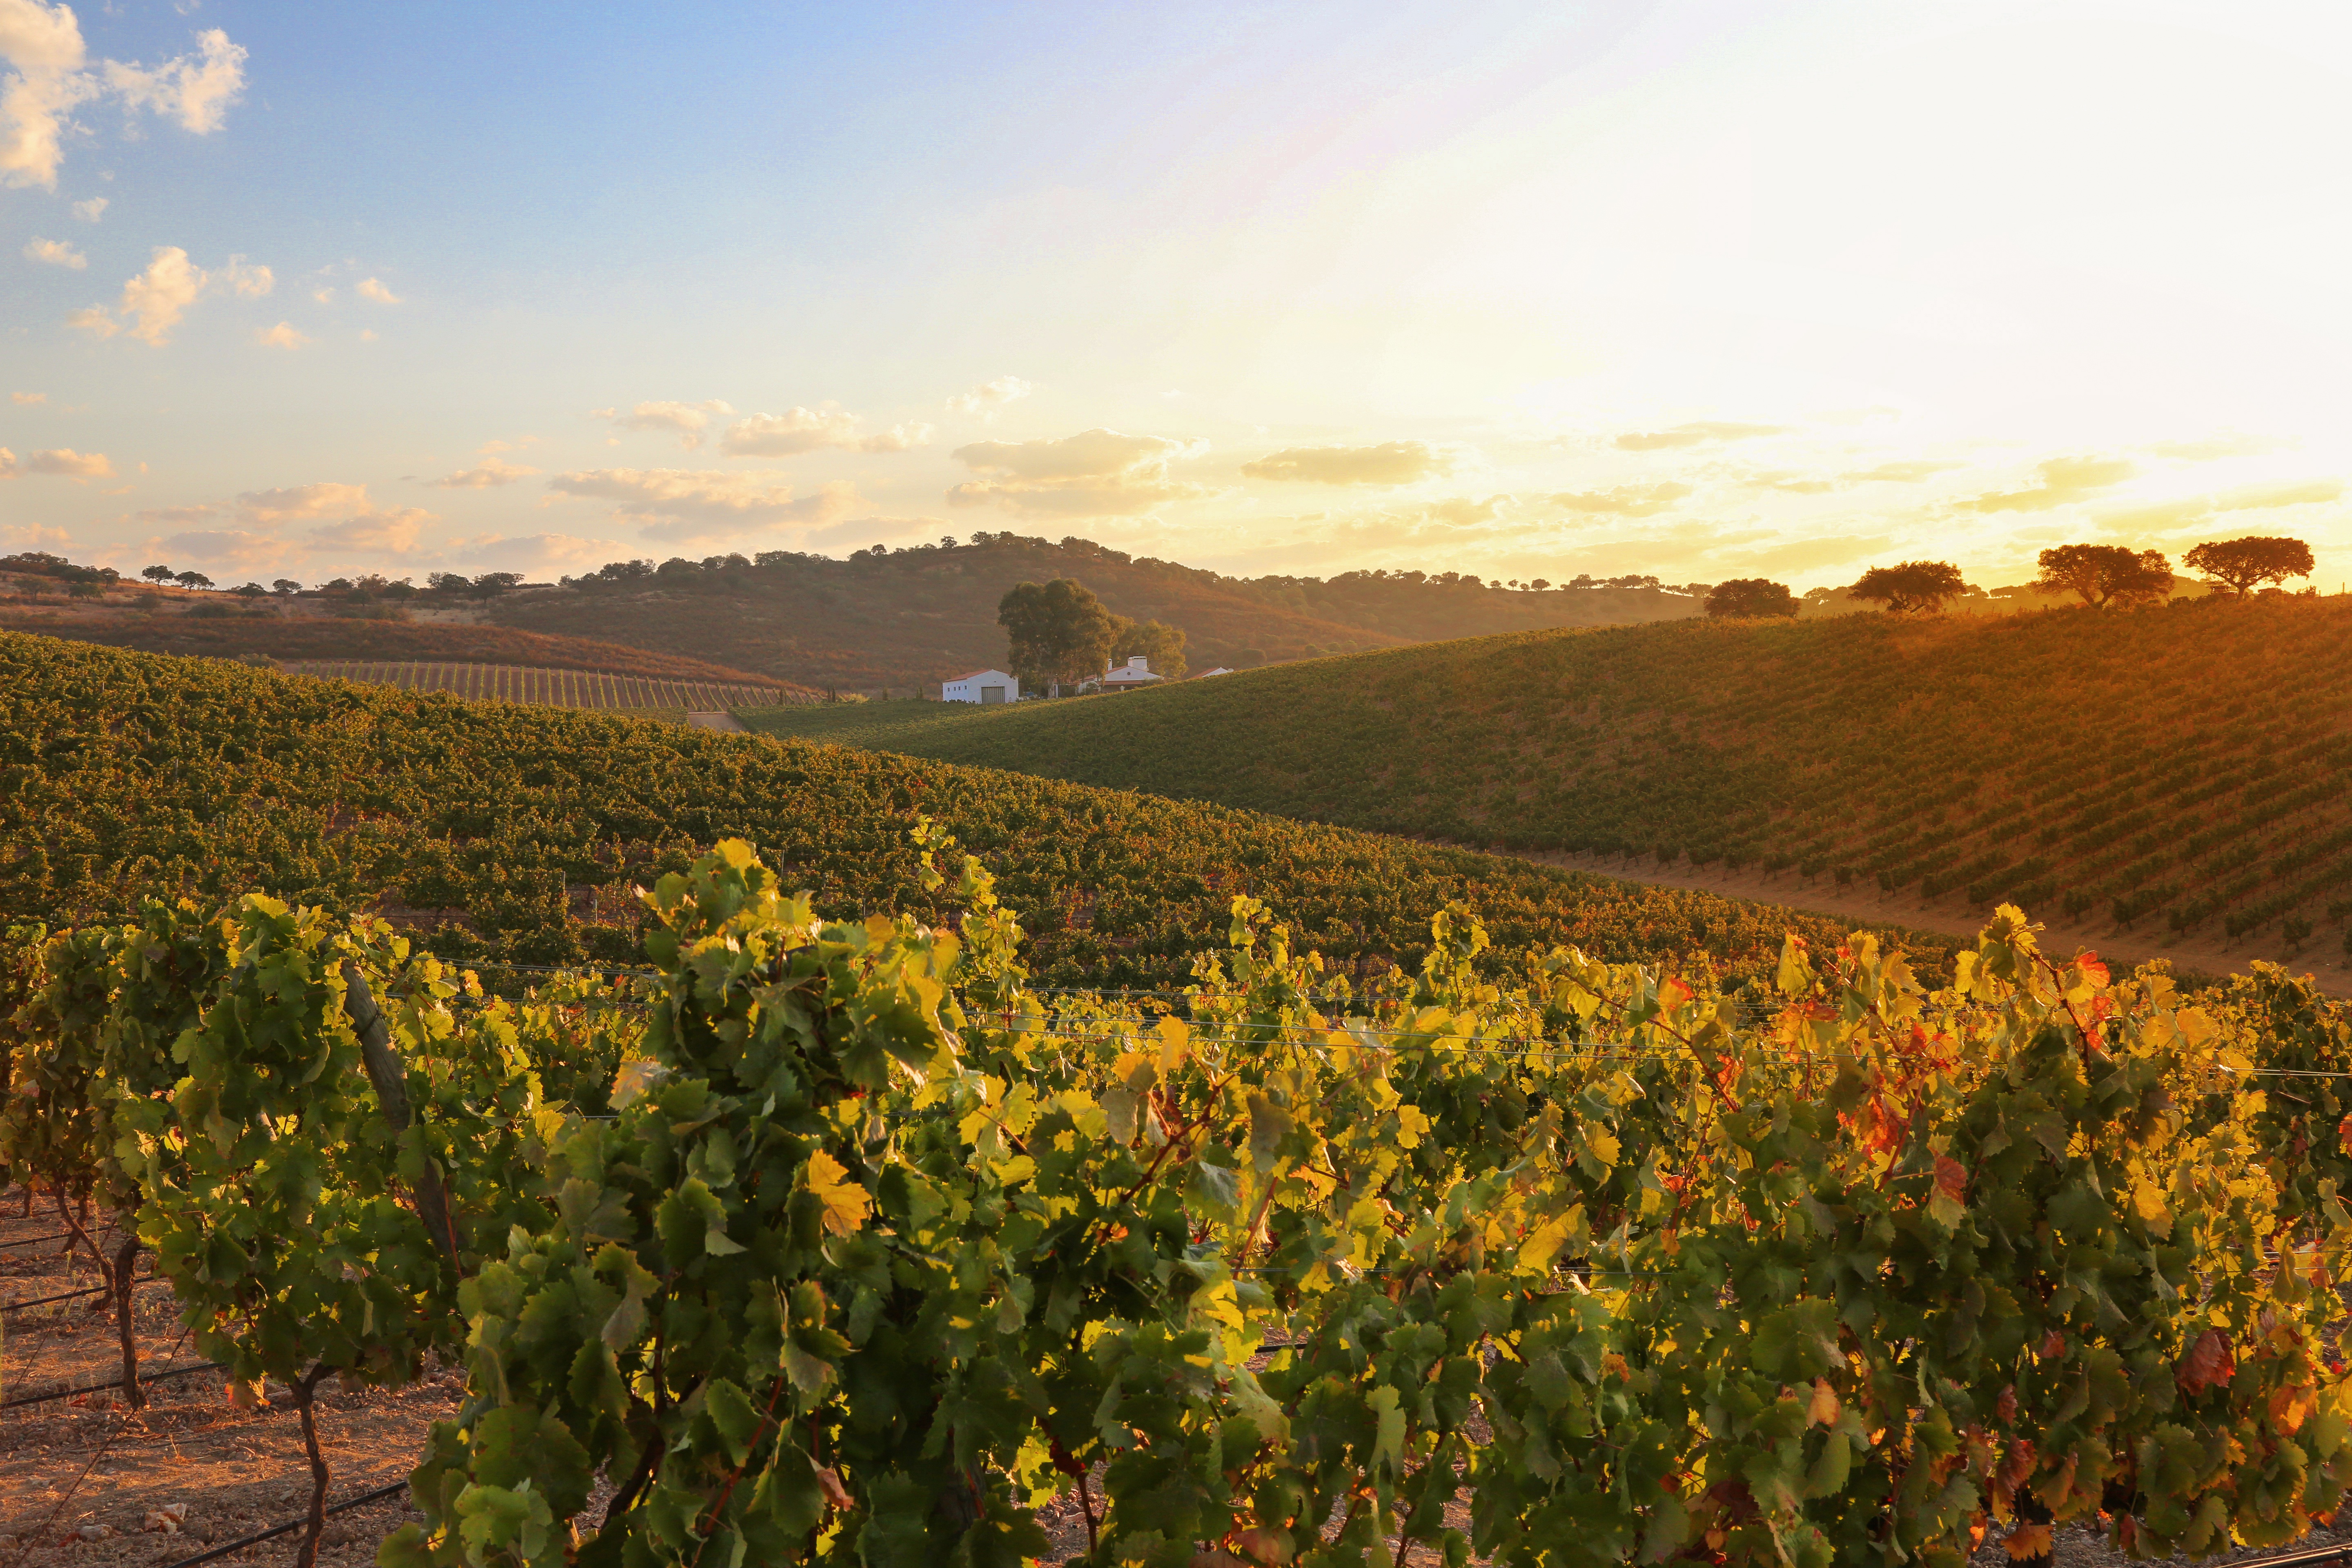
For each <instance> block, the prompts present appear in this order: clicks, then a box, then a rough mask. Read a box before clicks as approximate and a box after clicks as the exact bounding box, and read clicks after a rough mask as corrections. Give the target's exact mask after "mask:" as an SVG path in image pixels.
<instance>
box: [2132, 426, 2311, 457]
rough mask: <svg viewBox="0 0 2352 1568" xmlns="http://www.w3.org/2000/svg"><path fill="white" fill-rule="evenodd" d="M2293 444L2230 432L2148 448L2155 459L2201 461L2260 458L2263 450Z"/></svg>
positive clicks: (2159, 443) (2160, 442)
mask: <svg viewBox="0 0 2352 1568" xmlns="http://www.w3.org/2000/svg"><path fill="white" fill-rule="evenodd" d="M2293 444H2294V443H2292V442H2288V441H2282V440H2279V439H2277V438H2276V437H2270V436H2246V435H2241V434H2236V433H2231V434H2227V435H2221V436H2208V437H2205V438H2204V439H2202V440H2200V441H2158V443H2157V444H2156V445H2155V446H2153V447H2149V448H2148V450H2149V451H2150V452H2152V453H2154V454H2155V455H2156V456H2157V457H2159V458H2179V460H2181V461H2183V462H2189V463H2204V462H2210V461H2212V460H2213V459H2215V458H2254V457H2260V456H2261V455H2263V453H2265V452H2277V451H2283V450H2284V449H2285V448H2286V447H2289V446H2292V445H2293Z"/></svg>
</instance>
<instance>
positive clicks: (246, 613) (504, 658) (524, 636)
mask: <svg viewBox="0 0 2352 1568" xmlns="http://www.w3.org/2000/svg"><path fill="white" fill-rule="evenodd" d="M160 596H162V597H163V598H164V600H165V603H166V604H167V605H175V606H178V607H179V609H180V610H181V611H182V612H184V611H185V610H186V609H219V608H223V607H224V606H223V605H222V603H221V600H222V597H223V596H222V595H195V594H190V593H184V592H181V591H178V590H173V592H172V593H170V594H168V595H160ZM236 602H237V603H238V604H239V605H243V601H241V600H240V601H236ZM304 607H305V608H306V609H307V608H308V606H307V605H306V606H304ZM288 608H289V607H288V606H285V605H279V604H278V603H276V602H274V601H270V602H267V603H266V605H265V606H263V607H252V606H247V607H244V608H241V609H239V610H238V611H236V613H232V614H228V615H225V616H212V617H204V618H200V617H197V616H191V615H188V614H185V613H168V612H165V611H163V610H159V611H158V612H157V613H155V614H152V615H150V614H144V613H142V612H141V611H139V610H137V609H135V608H133V607H131V605H130V604H128V603H126V602H125V601H124V600H123V599H122V598H121V596H120V595H118V596H116V597H114V598H111V599H109V600H106V601H104V602H102V603H100V604H98V605H81V604H74V605H64V606H59V607H55V608H26V607H21V606H18V605H0V627H5V628H7V629H9V630H14V631H21V632H34V633H38V634H40V635H42V636H46V637H71V638H73V639H74V640H76V641H78V642H93V643H103V644H105V645H106V646H108V647H126V648H136V649H138V650H139V651H141V652H142V653H176V654H196V655H201V656H204V657H206V658H247V659H250V658H254V657H257V656H258V657H259V658H268V659H274V660H277V661H278V662H280V663H303V662H308V661H326V662H344V661H352V660H357V661H361V662H365V663H375V664H386V663H425V664H508V665H530V666H532V667H534V668H543V669H577V670H587V671H592V672H597V673H604V674H614V675H634V676H642V677H645V678H646V679H653V680H669V681H686V682H689V683H694V684H699V685H717V686H782V687H783V688H784V689H786V692H787V700H793V699H806V698H812V697H814V696H815V695H816V694H815V693H814V691H811V690H809V689H806V688H804V687H793V686H792V685H791V683H790V682H786V681H777V680H775V679H772V678H768V677H762V676H759V675H753V674H749V673H747V672H745V671H743V670H741V669H738V668H734V667H732V666H730V665H724V664H712V663H709V662H708V661H706V660H703V659H698V658H686V657H684V656H682V655H679V654H673V653H656V652H653V651H650V650H648V649H646V648H641V647H631V646H629V645H627V644H625V643H616V642H610V641H604V640H599V639H597V638H593V637H574V636H562V635H552V634H548V633H541V632H527V631H517V630H514V629H512V628H510V627H507V626H460V625H451V624H448V623H446V622H429V621H411V620H376V619H354V618H347V617H345V616H338V615H332V614H325V615H321V614H289V613H286V612H287V610H288Z"/></svg>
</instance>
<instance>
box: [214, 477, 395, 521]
mask: <svg viewBox="0 0 2352 1568" xmlns="http://www.w3.org/2000/svg"><path fill="white" fill-rule="evenodd" d="M236 510H237V515H238V516H239V517H241V518H242V519H244V520H245V521H247V522H248V523H251V524H254V525H256V526H257V527H263V528H268V527H274V526H276V525H277V524H278V523H281V522H307V521H317V520H319V519H321V518H343V517H355V516H359V515H362V514H363V513H367V512H372V511H373V510H375V508H374V505H373V503H372V502H371V501H370V500H368V493H367V486H365V485H343V484H334V483H331V482H322V483H320V484H315V485H289V486H288V487H286V488H284V489H270V490H247V491H246V492H245V493H244V494H242V495H240V496H238V497H237V498H236Z"/></svg>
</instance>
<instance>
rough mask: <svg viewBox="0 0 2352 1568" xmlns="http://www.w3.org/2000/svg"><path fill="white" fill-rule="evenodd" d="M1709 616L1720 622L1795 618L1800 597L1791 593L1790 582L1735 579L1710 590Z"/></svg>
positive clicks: (1707, 603) (1707, 604) (1745, 578)
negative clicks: (1733, 618)
mask: <svg viewBox="0 0 2352 1568" xmlns="http://www.w3.org/2000/svg"><path fill="white" fill-rule="evenodd" d="M1706 613H1707V614H1708V615H1710V616H1715V617H1717V618H1718V619H1724V618H1729V617H1738V618H1742V619H1746V618H1750V617H1753V616H1793V615H1795V614H1796V613H1797V596H1796V595H1794V594H1791V593H1790V592H1789V585H1788V584H1786V583H1774V582H1769V581H1768V580H1767V579H1765V578H1762V577H1734V578H1733V579H1731V581H1729V582H1728V583H1717V584H1716V585H1715V586H1714V587H1713V588H1712V589H1710V590H1708V592H1707V595H1706Z"/></svg>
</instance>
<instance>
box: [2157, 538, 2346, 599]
mask: <svg viewBox="0 0 2352 1568" xmlns="http://www.w3.org/2000/svg"><path fill="white" fill-rule="evenodd" d="M2180 563H2181V564H2182V565H2183V566H2186V567H2188V568H2189V570H2190V571H2191V572H2201V573H2203V574H2205V575H2206V576H2208V577H2210V578H2211V579H2212V580H2213V581H2214V582H2216V583H2219V584H2221V586H2223V587H2225V588H2227V589H2229V590H2230V591H2231V593H2233V594H2235V595H2237V596H2238V597H2239V598H2241V599H2242V598H2244V597H2246V595H2249V594H2252V592H2253V591H2254V590H2255V589H2256V588H2258V587H2260V586H2261V585H2262V584H2264V583H2284V582H2285V581H2286V580H2287V579H2288V578H2290V577H2308V576H2310V575H2311V569H2312V566H2313V562H2312V559H2311V546H2310V545H2308V544H2305V542H2303V541H2302V540H2300V539H2280V538H2276V537H2273V536H2268V535H2263V534H2249V535H2247V536H2246V537H2245V538H2243V539H2224V540H2216V541H2214V542H2210V543H2207V544H2200V545H2199V546H2197V548H2195V549H2194V550H2191V551H2190V552H2189V553H2188V554H2187V555H2184V556H2182V557H2181V561H2180Z"/></svg>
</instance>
